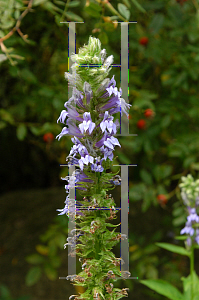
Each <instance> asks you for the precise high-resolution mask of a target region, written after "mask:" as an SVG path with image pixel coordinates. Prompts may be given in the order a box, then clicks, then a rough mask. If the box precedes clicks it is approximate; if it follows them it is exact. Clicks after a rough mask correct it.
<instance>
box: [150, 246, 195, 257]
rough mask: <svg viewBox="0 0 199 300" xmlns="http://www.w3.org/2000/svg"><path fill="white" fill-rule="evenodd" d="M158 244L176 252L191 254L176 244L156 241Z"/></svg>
mask: <svg viewBox="0 0 199 300" xmlns="http://www.w3.org/2000/svg"><path fill="white" fill-rule="evenodd" d="M155 244H156V245H157V246H159V247H161V248H163V249H166V250H168V251H171V252H174V253H178V254H181V255H186V256H190V253H189V252H188V251H187V250H186V249H185V248H183V247H180V246H176V245H172V244H168V243H155Z"/></svg>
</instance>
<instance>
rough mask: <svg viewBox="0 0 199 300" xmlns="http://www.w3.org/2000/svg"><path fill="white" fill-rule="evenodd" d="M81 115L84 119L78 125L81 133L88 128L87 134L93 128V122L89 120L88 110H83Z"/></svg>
mask: <svg viewBox="0 0 199 300" xmlns="http://www.w3.org/2000/svg"><path fill="white" fill-rule="evenodd" d="M83 117H84V121H83V123H81V124H80V125H79V128H80V130H81V133H82V134H83V133H84V131H87V129H89V134H91V133H92V131H93V129H94V128H95V123H93V122H92V120H91V115H90V112H85V113H84V114H83Z"/></svg>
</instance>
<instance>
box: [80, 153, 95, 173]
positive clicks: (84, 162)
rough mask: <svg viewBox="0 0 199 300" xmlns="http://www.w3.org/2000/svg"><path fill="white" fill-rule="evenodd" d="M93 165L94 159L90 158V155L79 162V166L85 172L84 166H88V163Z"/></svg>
mask: <svg viewBox="0 0 199 300" xmlns="http://www.w3.org/2000/svg"><path fill="white" fill-rule="evenodd" d="M89 162H90V163H93V157H92V156H90V155H86V156H85V157H83V156H82V157H81V159H80V160H79V166H80V169H81V170H83V168H84V164H85V165H88V163H89Z"/></svg>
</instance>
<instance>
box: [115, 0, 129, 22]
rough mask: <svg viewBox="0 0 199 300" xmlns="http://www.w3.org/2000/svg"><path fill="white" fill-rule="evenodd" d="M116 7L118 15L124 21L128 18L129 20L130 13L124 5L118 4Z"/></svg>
mask: <svg viewBox="0 0 199 300" xmlns="http://www.w3.org/2000/svg"><path fill="white" fill-rule="evenodd" d="M117 7H118V11H119V12H120V14H121V15H122V16H123V17H124V18H125V19H126V20H129V18H130V11H129V10H128V8H127V7H126V5H124V4H122V3H118V5H117Z"/></svg>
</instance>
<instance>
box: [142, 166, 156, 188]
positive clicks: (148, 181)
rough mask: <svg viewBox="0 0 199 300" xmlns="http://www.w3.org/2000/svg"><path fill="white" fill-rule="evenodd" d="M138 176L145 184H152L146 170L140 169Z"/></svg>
mask: <svg viewBox="0 0 199 300" xmlns="http://www.w3.org/2000/svg"><path fill="white" fill-rule="evenodd" d="M140 177H141V179H142V180H143V181H144V182H145V183H146V184H148V185H152V184H153V180H152V176H151V174H150V173H149V172H148V171H147V170H145V169H141V171H140Z"/></svg>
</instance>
